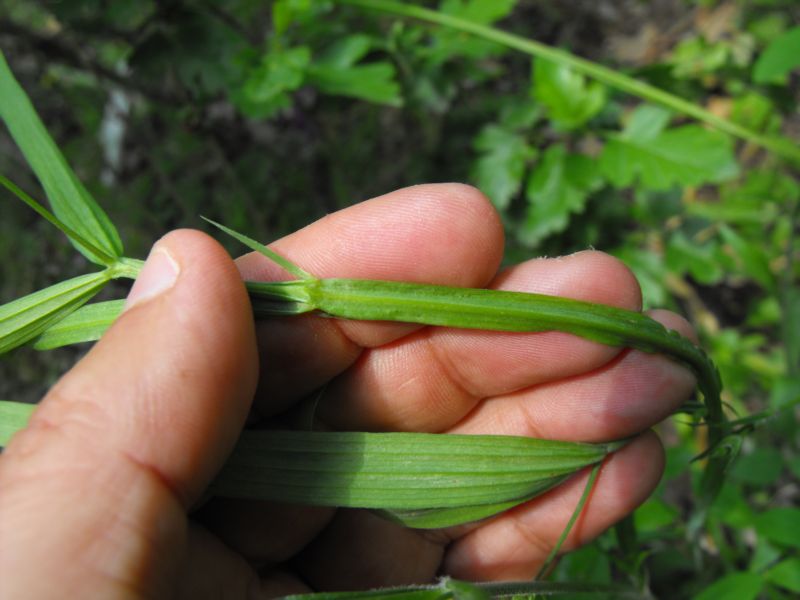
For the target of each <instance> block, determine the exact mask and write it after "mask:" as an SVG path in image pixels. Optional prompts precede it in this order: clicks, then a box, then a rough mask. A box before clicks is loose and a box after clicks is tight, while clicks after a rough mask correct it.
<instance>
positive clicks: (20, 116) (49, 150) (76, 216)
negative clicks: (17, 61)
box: [0, 52, 123, 265]
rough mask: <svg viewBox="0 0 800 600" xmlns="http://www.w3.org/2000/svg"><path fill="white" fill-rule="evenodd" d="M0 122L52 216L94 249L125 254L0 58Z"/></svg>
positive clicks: (104, 260)
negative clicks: (35, 180) (34, 178)
mask: <svg viewBox="0 0 800 600" xmlns="http://www.w3.org/2000/svg"><path fill="white" fill-rule="evenodd" d="M0 97H2V98H3V101H2V102H0V118H1V119H2V120H3V121H4V122H5V123H6V126H7V127H8V130H9V131H10V132H11V136H12V137H13V138H14V140H15V141H16V143H17V145H18V146H19V147H20V149H21V150H22V153H23V154H24V155H25V158H26V159H27V161H28V163H29V164H30V166H31V168H32V169H33V171H34V173H36V176H37V177H38V178H39V181H40V182H41V184H42V187H43V188H44V190H45V193H46V194H47V198H48V200H49V201H50V205H51V207H52V208H53V212H54V213H55V215H56V216H57V217H58V218H59V219H60V220H61V221H63V222H64V223H65V224H66V225H67V226H69V227H70V228H71V229H72V230H74V231H76V232H77V233H78V234H80V235H81V236H82V237H83V238H85V239H86V240H88V241H90V242H91V243H93V244H94V245H96V246H97V247H98V248H99V249H101V250H102V251H103V252H105V253H106V254H108V255H109V256H112V257H115V258H118V257H120V256H122V254H123V247H122V241H121V240H120V237H119V233H118V232H117V230H116V228H115V227H114V225H113V224H112V223H111V220H110V219H109V218H108V216H107V215H106V214H105V212H103V209H102V208H100V205H98V204H97V202H96V201H95V200H94V199H93V198H92V196H91V195H90V194H89V191H88V190H87V189H86V188H85V187H84V185H83V184H82V183H81V182H80V180H79V179H78V177H77V176H76V175H75V173H74V171H73V170H72V169H71V168H70V166H69V164H67V161H66V159H65V158H64V156H63V154H62V153H61V151H60V150H59V149H58V146H56V144H55V142H54V141H53V139H52V138H51V137H50V134H49V133H48V132H47V129H46V128H45V126H44V124H43V123H42V122H41V120H40V119H39V116H38V115H37V114H36V110H35V109H34V107H33V105H32V104H31V102H30V100H29V99H28V97H27V95H26V94H25V92H24V90H23V89H22V87H21V86H20V85H19V83H18V82H17V80H16V79H15V78H14V75H13V74H12V72H11V69H10V68H9V66H8V64H7V63H6V60H5V57H4V56H3V54H2V52H0ZM73 244H74V245H75V247H76V248H77V249H78V250H79V251H80V252H81V253H82V254H83V255H84V256H86V258H88V259H89V260H91V261H92V262H94V263H97V264H100V265H106V264H108V260H107V257H103V256H99V255H98V254H97V253H95V252H93V251H91V250H90V249H88V248H86V247H85V246H83V245H82V244H80V243H76V242H75V241H73Z"/></svg>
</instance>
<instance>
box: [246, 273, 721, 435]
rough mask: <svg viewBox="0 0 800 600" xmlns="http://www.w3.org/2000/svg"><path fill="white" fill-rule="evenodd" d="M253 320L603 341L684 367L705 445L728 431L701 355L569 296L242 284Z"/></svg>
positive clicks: (649, 325)
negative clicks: (331, 321)
mask: <svg viewBox="0 0 800 600" xmlns="http://www.w3.org/2000/svg"><path fill="white" fill-rule="evenodd" d="M247 288H248V291H249V292H250V295H251V298H252V300H253V308H254V310H255V312H256V314H257V315H263V316H268V315H288V314H300V313H305V312H310V311H315V310H316V311H320V312H322V313H323V314H326V315H328V316H332V317H338V318H344V319H360V320H384V321H401V322H409V323H419V324H422V325H434V326H444V327H458V328H466V329H486V330H492V331H519V332H535V331H549V330H555V331H564V332H567V333H572V334H574V335H578V336H581V337H583V338H586V339H590V340H592V341H596V342H600V343H602V344H608V345H614V346H623V347H631V348H636V349H637V350H641V351H644V352H661V353H663V354H666V355H667V356H670V357H672V358H673V359H675V360H678V361H679V362H681V363H683V364H685V365H686V366H687V367H688V368H689V369H690V370H691V371H692V372H693V373H694V374H695V375H696V377H697V380H698V385H699V386H700V389H701V390H702V392H703V395H704V397H705V404H706V411H707V421H708V425H709V432H710V435H709V437H710V442H711V445H712V446H713V445H716V443H718V442H719V441H720V440H721V439H722V438H723V437H724V436H725V434H726V433H727V427H726V424H725V418H724V414H723V412H722V403H721V401H720V390H721V387H722V384H721V382H720V379H719V373H718V372H717V370H716V367H715V366H714V364H713V363H712V362H711V361H710V360H709V358H708V356H707V355H706V353H705V352H704V351H703V350H702V349H701V348H699V347H698V346H696V345H695V344H693V343H692V342H690V341H689V340H687V339H686V338H683V337H682V336H680V335H678V334H677V333H676V332H669V331H667V329H666V328H665V327H664V326H663V325H661V324H660V323H658V322H657V321H655V320H653V319H651V318H649V317H648V316H646V315H644V314H642V313H639V312H634V311H629V310H624V309H621V308H616V307H613V306H606V305H602V304H594V303H591V302H582V301H579V300H572V299H569V298H560V297H555V296H546V295H543V294H530V293H523V292H510V291H502V290H488V289H474V288H453V287H447V286H438V285H426V284H417V283H407V282H397V281H373V280H363V279H304V280H298V281H284V282H277V283H275V282H270V283H259V282H248V283H247Z"/></svg>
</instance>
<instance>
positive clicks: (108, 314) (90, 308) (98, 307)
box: [33, 300, 125, 350]
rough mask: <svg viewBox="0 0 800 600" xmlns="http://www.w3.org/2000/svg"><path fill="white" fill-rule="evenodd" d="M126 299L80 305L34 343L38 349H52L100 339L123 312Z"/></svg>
mask: <svg viewBox="0 0 800 600" xmlns="http://www.w3.org/2000/svg"><path fill="white" fill-rule="evenodd" d="M124 305H125V300H109V301H107V302H95V303H93V304H87V305H86V306H82V307H80V308H79V309H78V310H76V311H75V312H73V313H72V314H70V315H67V316H66V317H64V318H63V319H62V320H61V321H59V322H58V323H55V324H54V325H52V326H50V327H49V328H48V329H47V330H46V331H44V333H42V335H40V336H39V337H38V338H37V339H36V341H35V342H34V344H33V347H34V348H36V349H37V350H52V349H53V348H60V347H61V346H67V345H69V344H80V343H82V342H94V341H96V340H99V339H100V337H101V336H102V335H103V333H105V331H106V329H108V328H109V327H110V326H111V324H112V323H113V322H114V320H115V319H116V318H117V317H118V316H119V315H120V313H121V312H122V307H123V306H124Z"/></svg>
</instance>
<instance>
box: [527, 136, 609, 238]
mask: <svg viewBox="0 0 800 600" xmlns="http://www.w3.org/2000/svg"><path fill="white" fill-rule="evenodd" d="M599 183H600V178H599V177H598V173H597V169H596V167H595V163H594V162H593V161H592V159H590V158H589V157H588V156H583V155H581V154H568V153H567V152H566V148H565V147H564V145H563V144H556V145H553V146H551V147H550V148H548V149H547V151H545V153H544V156H543V157H542V161H541V162H540V163H539V165H538V166H537V167H536V169H535V170H534V172H533V174H532V176H531V178H530V179H529V180H528V185H527V190H526V195H527V197H528V203H529V206H528V211H527V214H526V216H525V221H524V223H523V224H522V227H521V228H520V231H519V233H518V237H519V239H520V241H521V242H522V243H524V244H525V245H527V246H535V245H536V244H538V243H539V242H541V241H542V240H543V239H544V238H545V237H547V236H548V235H551V234H553V233H558V232H560V231H563V230H564V229H566V227H567V226H568V225H569V221H570V217H571V215H572V214H574V213H580V212H582V211H583V209H584V207H585V206H586V201H587V199H588V197H589V194H590V193H591V192H592V191H593V190H595V189H596V188H597V187H598V185H599Z"/></svg>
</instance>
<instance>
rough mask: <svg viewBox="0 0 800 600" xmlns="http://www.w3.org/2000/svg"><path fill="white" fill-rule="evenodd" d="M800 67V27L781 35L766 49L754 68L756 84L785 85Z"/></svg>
mask: <svg viewBox="0 0 800 600" xmlns="http://www.w3.org/2000/svg"><path fill="white" fill-rule="evenodd" d="M798 67H800V27H794V28H792V29H790V30H789V31H787V32H786V33H784V34H782V35H779V36H778V37H776V38H775V39H774V40H772V41H771V42H770V44H769V46H767V47H766V49H765V50H764V52H762V53H761V56H759V57H758V60H757V61H756V64H755V65H754V67H753V81H755V82H756V83H785V82H786V76H787V75H788V74H789V73H790V72H791V71H793V70H794V69H796V68H798Z"/></svg>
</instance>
